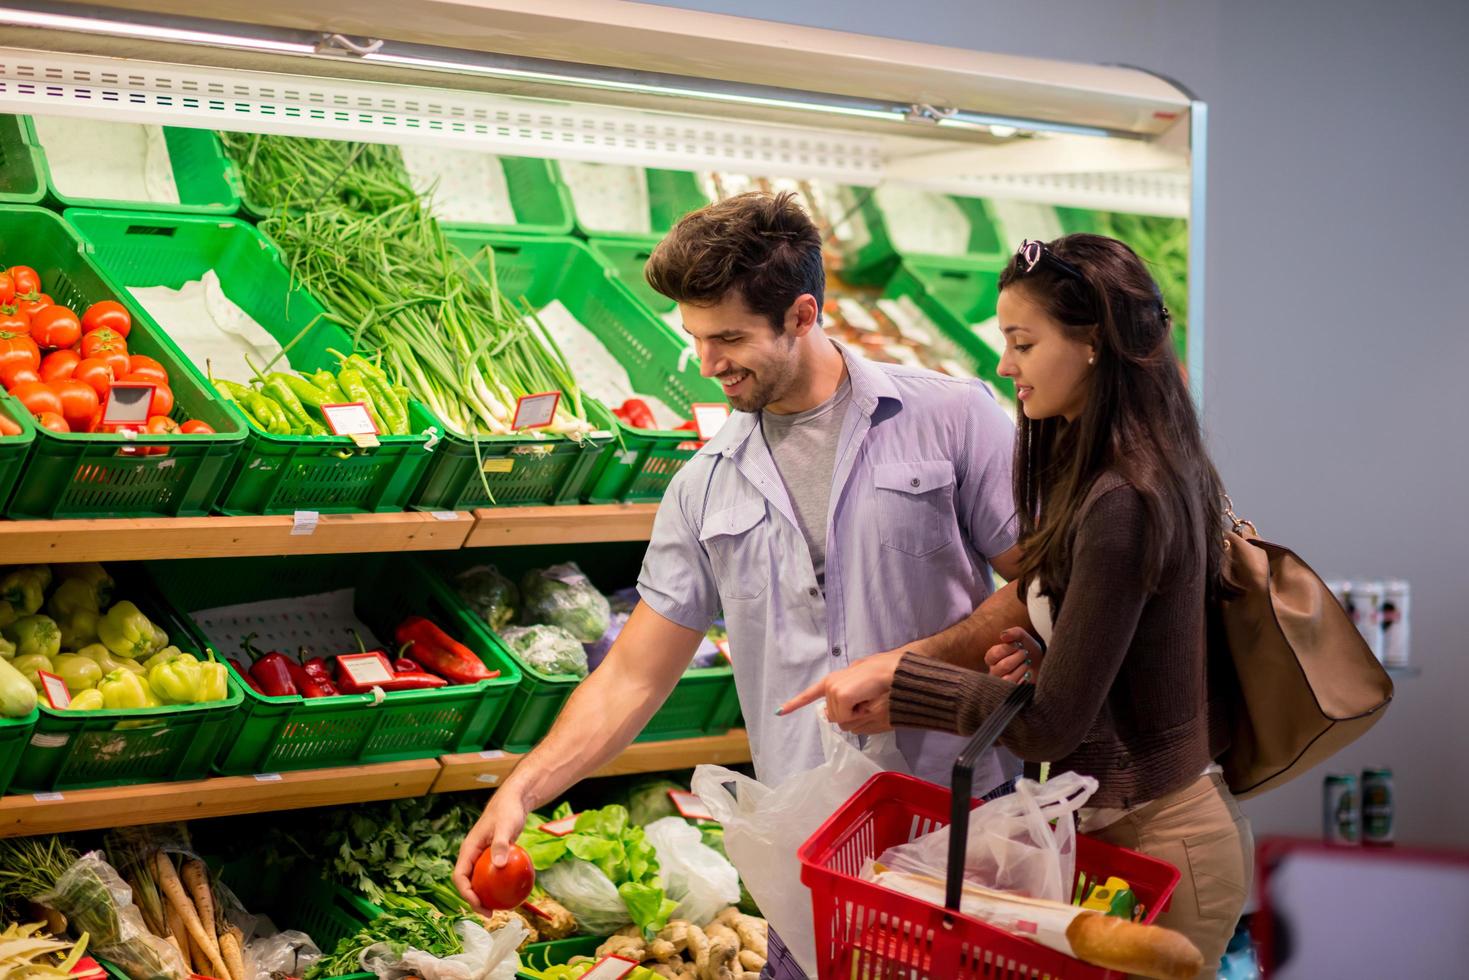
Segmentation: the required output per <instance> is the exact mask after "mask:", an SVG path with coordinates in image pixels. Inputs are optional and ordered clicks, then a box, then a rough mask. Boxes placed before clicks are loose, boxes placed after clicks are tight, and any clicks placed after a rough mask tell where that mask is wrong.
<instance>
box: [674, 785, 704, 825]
mask: <svg viewBox="0 0 1469 980" xmlns="http://www.w3.org/2000/svg"><path fill="white" fill-rule="evenodd" d="M668 798H669V799H670V800H672V801H673V805H674V807H675V808H677V810H678V812H679V813H681V814H682V815H683V818H684V819H685V820H713V819H714V814H712V813H710V812H709V808H708V807H707V806H705V805H704V801H703V800H701V799H699V797H697V796H695V795H694V794H693V793H686V792H684V791H683V790H681V789H671V790H669V791H668Z"/></svg>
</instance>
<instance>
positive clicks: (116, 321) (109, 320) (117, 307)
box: [82, 299, 133, 337]
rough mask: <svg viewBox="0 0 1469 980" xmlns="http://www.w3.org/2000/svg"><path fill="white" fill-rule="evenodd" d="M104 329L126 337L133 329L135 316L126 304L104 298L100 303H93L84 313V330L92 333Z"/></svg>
mask: <svg viewBox="0 0 1469 980" xmlns="http://www.w3.org/2000/svg"><path fill="white" fill-rule="evenodd" d="M103 329H106V330H111V331H112V332H113V333H115V334H117V335H118V336H120V337H126V336H127V335H128V331H129V330H132V329H133V316H132V314H131V313H129V312H128V309H127V307H126V306H123V305H122V304H121V303H119V302H117V301H116V300H111V299H104V300H103V301H102V302H100V303H93V304H92V305H91V306H89V307H87V312H85V313H83V314H82V330H83V331H85V332H86V333H91V332H92V331H93V330H103Z"/></svg>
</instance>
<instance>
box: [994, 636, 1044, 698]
mask: <svg viewBox="0 0 1469 980" xmlns="http://www.w3.org/2000/svg"><path fill="white" fill-rule="evenodd" d="M1000 639H1001V641H1002V642H1000V643H997V644H996V645H994V646H992V647H990V648H989V650H988V651H987V652H986V653H985V655H984V662H985V664H986V665H988V666H989V669H990V673H991V674H992V675H994V676H995V677H1002V678H1004V679H1005V680H1007V681H1009V682H1010V683H1012V684H1033V683H1035V679H1036V676H1037V675H1038V674H1039V673H1040V669H1041V661H1042V660H1043V659H1044V658H1045V656H1046V655H1045V653H1044V652H1043V651H1042V650H1041V644H1040V641H1039V640H1037V639H1036V638H1035V637H1033V636H1031V635H1030V634H1029V633H1027V632H1026V631H1025V630H1023V629H1021V628H1020V627H1018V626H1012V627H1010V628H1009V629H1007V630H1005V631H1004V632H1003V633H1001V634H1000Z"/></svg>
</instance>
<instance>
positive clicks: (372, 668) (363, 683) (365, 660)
mask: <svg viewBox="0 0 1469 980" xmlns="http://www.w3.org/2000/svg"><path fill="white" fill-rule="evenodd" d="M337 666H338V667H339V668H341V670H342V672H343V673H345V674H346V675H347V676H348V677H350V678H351V679H352V683H354V684H356V685H357V686H359V687H371V686H372V685H374V684H382V683H385V682H387V681H389V680H391V679H392V677H393V665H392V664H390V663H388V658H387V657H385V656H383V655H382V654H380V653H348V654H345V655H343V656H340V657H338V658H337Z"/></svg>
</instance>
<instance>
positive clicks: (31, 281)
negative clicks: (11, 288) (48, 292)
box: [5, 265, 41, 296]
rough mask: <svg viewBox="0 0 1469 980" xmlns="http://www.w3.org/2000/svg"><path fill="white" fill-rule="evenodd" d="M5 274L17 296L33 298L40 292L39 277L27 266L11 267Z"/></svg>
mask: <svg viewBox="0 0 1469 980" xmlns="http://www.w3.org/2000/svg"><path fill="white" fill-rule="evenodd" d="M5 274H6V275H7V276H9V277H10V281H11V282H13V283H14V284H15V295H17V296H34V295H36V294H37V293H39V292H40V291H41V277H40V276H39V275H37V274H36V270H35V269H32V268H31V267H30V266H28V265H13V266H11V267H10V268H8V269H6V270H5Z"/></svg>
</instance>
